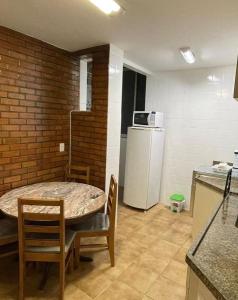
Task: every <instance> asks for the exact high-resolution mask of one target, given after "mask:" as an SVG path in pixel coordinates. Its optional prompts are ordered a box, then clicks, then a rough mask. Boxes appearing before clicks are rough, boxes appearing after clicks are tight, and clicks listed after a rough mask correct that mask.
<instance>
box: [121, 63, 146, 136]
mask: <svg viewBox="0 0 238 300" xmlns="http://www.w3.org/2000/svg"><path fill="white" fill-rule="evenodd" d="M145 95H146V76H145V75H143V74H140V73H137V72H135V71H133V70H130V69H128V68H126V67H124V68H123V86H122V122H121V134H127V128H128V127H130V126H132V121H133V120H132V118H133V112H134V111H135V110H137V111H144V110H145Z"/></svg>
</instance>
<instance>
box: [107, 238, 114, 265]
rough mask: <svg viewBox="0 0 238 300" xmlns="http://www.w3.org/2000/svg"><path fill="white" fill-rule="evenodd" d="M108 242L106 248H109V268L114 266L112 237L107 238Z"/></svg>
mask: <svg viewBox="0 0 238 300" xmlns="http://www.w3.org/2000/svg"><path fill="white" fill-rule="evenodd" d="M107 241H108V248H109V254H110V260H111V266H112V267H114V266H115V253H114V247H115V245H114V244H115V243H114V236H109V237H107Z"/></svg>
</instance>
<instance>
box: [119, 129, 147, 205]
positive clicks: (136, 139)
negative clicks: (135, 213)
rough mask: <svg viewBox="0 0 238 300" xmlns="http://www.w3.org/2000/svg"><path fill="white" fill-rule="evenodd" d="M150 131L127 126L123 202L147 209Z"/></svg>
mask: <svg viewBox="0 0 238 300" xmlns="http://www.w3.org/2000/svg"><path fill="white" fill-rule="evenodd" d="M151 135H152V131H151V130H149V129H146V128H129V129H128V138H127V152H126V172H125V186H124V203H125V204H128V205H130V206H132V207H136V208H141V209H147V196H148V180H149V172H150V165H149V164H150V150H151Z"/></svg>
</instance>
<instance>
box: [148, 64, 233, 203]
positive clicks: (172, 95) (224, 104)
mask: <svg viewBox="0 0 238 300" xmlns="http://www.w3.org/2000/svg"><path fill="white" fill-rule="evenodd" d="M234 75H235V66H228V67H219V68H206V69H197V70H189V71H175V72H162V73H160V74H158V75H157V76H149V77H148V81H147V95H146V109H148V110H155V111H162V112H164V113H165V128H166V142H165V155H164V167H163V179H162V190H161V201H162V202H163V203H167V199H168V197H169V195H170V194H172V193H175V192H176V193H183V194H185V196H186V198H187V200H188V201H189V198H190V187H191V179H192V171H193V169H194V168H196V167H198V166H200V165H209V164H211V162H212V160H224V161H233V151H234V150H235V149H236V148H238V102H236V101H235V100H234V99H233V97H232V95H233V88H234ZM208 76H213V79H215V80H219V81H209V80H208Z"/></svg>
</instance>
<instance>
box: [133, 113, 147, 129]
mask: <svg viewBox="0 0 238 300" xmlns="http://www.w3.org/2000/svg"><path fill="white" fill-rule="evenodd" d="M148 119H149V114H148V113H137V114H135V120H134V123H135V125H144V126H147V125H148Z"/></svg>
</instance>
